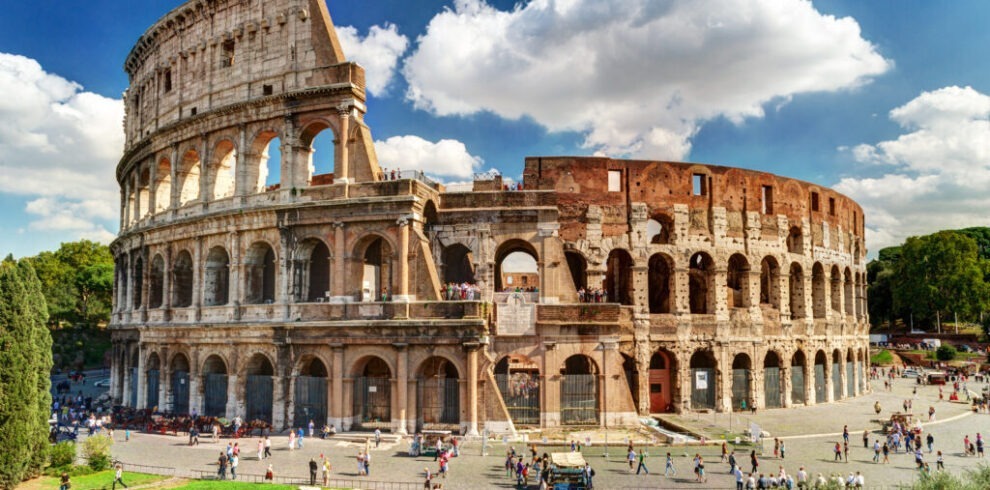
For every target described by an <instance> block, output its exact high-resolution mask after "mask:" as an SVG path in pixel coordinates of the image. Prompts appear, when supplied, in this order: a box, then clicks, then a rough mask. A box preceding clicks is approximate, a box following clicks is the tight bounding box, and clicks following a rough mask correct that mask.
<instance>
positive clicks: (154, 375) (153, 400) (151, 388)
mask: <svg viewBox="0 0 990 490" xmlns="http://www.w3.org/2000/svg"><path fill="white" fill-rule="evenodd" d="M147 385H148V386H147V390H148V396H147V398H146V400H147V402H148V403H147V408H150V409H154V408H155V407H157V406H158V370H157V369H149V370H148V381H147Z"/></svg>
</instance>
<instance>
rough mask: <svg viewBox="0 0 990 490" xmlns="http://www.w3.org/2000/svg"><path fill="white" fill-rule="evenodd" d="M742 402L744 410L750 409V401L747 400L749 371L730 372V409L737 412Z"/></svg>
mask: <svg viewBox="0 0 990 490" xmlns="http://www.w3.org/2000/svg"><path fill="white" fill-rule="evenodd" d="M743 401H745V402H746V408H750V405H749V404H750V403H751V400H750V399H749V369H733V370H732V409H733V410H739V409H742V408H743Z"/></svg>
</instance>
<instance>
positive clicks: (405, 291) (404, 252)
mask: <svg viewBox="0 0 990 490" xmlns="http://www.w3.org/2000/svg"><path fill="white" fill-rule="evenodd" d="M395 223H396V224H397V225H399V260H397V261H396V262H397V264H396V265H397V267H396V268H397V269H398V270H397V271H396V272H398V276H399V280H398V284H397V286H398V291H395V294H393V298H394V300H395V301H401V302H405V303H407V302H409V301H415V299H416V298H415V295H410V294H409V224H410V223H409V219H408V218H406V217H403V218H400V219H399V220H398V221H396V222H395Z"/></svg>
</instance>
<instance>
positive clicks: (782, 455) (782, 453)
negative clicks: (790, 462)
mask: <svg viewBox="0 0 990 490" xmlns="http://www.w3.org/2000/svg"><path fill="white" fill-rule="evenodd" d="M786 456H787V449H786V448H785V447H784V441H780V459H786Z"/></svg>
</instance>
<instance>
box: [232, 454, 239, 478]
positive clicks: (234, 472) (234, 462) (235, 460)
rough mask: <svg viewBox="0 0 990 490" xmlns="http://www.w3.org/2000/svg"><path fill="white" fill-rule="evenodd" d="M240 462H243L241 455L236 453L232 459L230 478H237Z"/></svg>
mask: <svg viewBox="0 0 990 490" xmlns="http://www.w3.org/2000/svg"><path fill="white" fill-rule="evenodd" d="M240 462H241V457H240V456H238V455H236V454H235V455H234V457H233V458H231V459H230V479H231V480H236V479H237V465H238V464H240Z"/></svg>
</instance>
